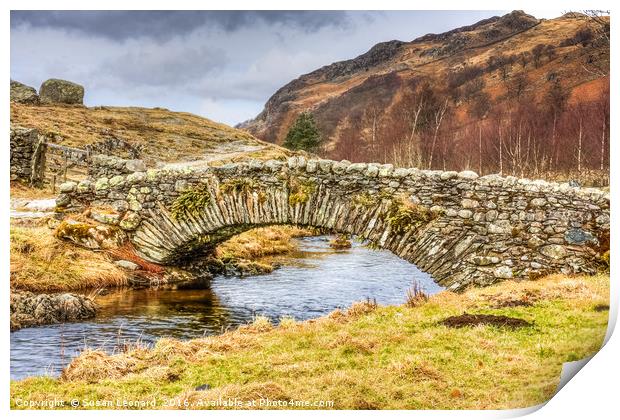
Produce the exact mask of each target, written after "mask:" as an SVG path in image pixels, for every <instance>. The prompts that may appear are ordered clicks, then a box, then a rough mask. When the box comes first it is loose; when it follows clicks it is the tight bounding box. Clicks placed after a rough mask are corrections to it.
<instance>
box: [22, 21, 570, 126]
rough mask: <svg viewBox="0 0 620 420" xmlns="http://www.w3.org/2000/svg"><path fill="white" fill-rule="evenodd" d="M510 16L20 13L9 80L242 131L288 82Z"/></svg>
mask: <svg viewBox="0 0 620 420" xmlns="http://www.w3.org/2000/svg"><path fill="white" fill-rule="evenodd" d="M527 12H528V13H530V14H533V15H534V16H536V17H538V18H542V17H545V18H552V17H556V16H559V15H560V14H561V13H562V11H527ZM505 13H507V11H458V12H456V11H406V12H396V11H390V12H362V11H359V12H339V11H329V12H284V11H282V12H277V11H275V12H274V11H266V12H243V11H241V12H196V11H183V12H171V11H162V12H144V11H133V12H132V11H118V12H110V11H108V12H96V11H88V12H65V11H62V12H55V11H12V12H11V78H12V79H14V80H18V81H20V82H22V83H26V84H28V85H30V86H34V87H36V88H37V89H38V87H39V86H40V85H41V82H43V81H44V80H46V79H48V78H60V79H67V80H71V81H75V82H77V83H80V84H82V85H84V87H85V89H86V94H85V97H84V102H85V104H86V105H88V106H95V105H135V106H144V107H155V106H159V107H165V108H168V109H171V110H174V111H188V112H192V113H195V114H198V115H202V116H205V117H208V118H211V119H213V120H216V121H221V122H224V123H227V124H231V125H234V124H236V123H238V122H241V121H244V120H246V119H248V118H252V117H254V116H256V115H257V114H258V113H259V112H260V111H261V110H262V108H263V105H264V103H265V101H266V100H267V99H268V98H269V97H270V96H271V95H272V94H273V93H274V92H275V91H276V90H277V89H278V88H279V87H281V86H283V85H284V84H286V83H287V82H289V81H290V80H292V79H294V78H296V77H298V76H300V75H301V74H304V73H308V72H310V71H312V70H314V69H316V68H319V67H321V66H323V65H326V64H330V63H332V62H334V61H340V60H345V59H349V58H353V57H355V56H357V55H359V54H362V53H364V52H366V51H367V50H368V49H370V48H371V47H372V46H373V45H374V44H376V43H378V42H382V41H388V40H392V39H399V40H402V41H411V40H413V39H414V38H416V37H418V36H421V35H424V34H427V33H431V32H433V33H439V32H444V31H447V30H450V29H453V28H455V27H458V26H463V25H469V24H472V23H474V22H477V21H478V20H480V19H484V18H487V17H490V16H494V15H502V14H505Z"/></svg>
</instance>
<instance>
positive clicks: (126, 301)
mask: <svg viewBox="0 0 620 420" xmlns="http://www.w3.org/2000/svg"><path fill="white" fill-rule="evenodd" d="M329 239H330V238H329V237H327V236H318V237H308V238H299V239H295V240H296V241H298V245H299V249H300V251H301V252H300V253H299V255H295V256H293V257H288V258H287V259H286V261H284V265H283V266H282V267H281V268H279V269H277V270H275V271H274V272H273V273H270V274H265V275H260V276H250V277H243V278H240V277H223V276H219V277H215V278H214V279H213V281H212V283H211V288H210V289H206V290H157V289H120V290H114V291H112V292H110V293H108V294H106V295H103V296H98V297H97V298H96V302H97V303H98V304H99V306H100V309H99V312H98V314H97V317H96V318H93V319H90V320H86V321H80V322H75V323H65V324H58V325H47V326H39V327H32V328H24V329H21V330H18V331H15V332H12V333H11V379H22V378H25V377H27V376H34V375H50V376H57V375H59V374H60V371H61V370H62V368H63V367H64V366H66V365H67V364H68V363H69V362H70V361H71V359H72V358H73V357H75V356H76V355H77V354H79V352H80V351H82V350H84V349H85V348H91V349H103V350H105V351H108V352H117V351H119V350H120V349H122V348H124V347H125V345H127V344H136V343H138V342H140V343H141V344H143V345H144V344H146V345H151V344H152V343H153V342H154V341H156V340H157V339H158V338H161V337H172V338H178V339H191V338H196V337H201V336H204V335H213V334H220V333H222V332H224V331H226V330H227V329H231V328H235V327H236V326H238V325H241V324H246V323H249V322H251V321H252V319H253V318H254V317H255V316H257V315H264V316H267V317H269V318H270V319H271V320H272V322H275V323H277V322H278V320H279V319H280V318H281V317H284V316H290V317H293V318H295V319H296V320H306V319H310V318H316V317H319V316H322V315H325V314H327V313H329V312H331V311H333V310H334V309H336V308H346V307H348V306H349V305H350V304H351V303H353V302H355V301H360V300H365V299H368V298H369V299H376V301H377V303H379V304H382V305H390V304H402V303H404V302H405V299H406V293H407V290H408V289H409V288H410V287H411V285H412V282H413V281H414V280H416V281H417V282H418V283H419V284H420V285H421V286H422V288H423V289H424V290H425V292H426V293H427V294H434V293H437V292H439V291H440V290H443V288H442V287H440V286H438V285H437V284H435V283H434V281H433V279H432V278H431V277H430V276H429V275H428V274H426V273H423V272H422V271H420V270H419V269H418V268H417V267H416V266H415V265H413V264H410V263H408V262H406V261H404V260H402V259H400V258H398V257H397V256H395V255H393V254H392V253H390V252H389V251H383V250H371V249H369V248H367V247H365V246H363V244H361V243H360V242H356V241H353V246H352V248H350V249H346V250H341V251H335V250H333V249H331V248H330V247H329V243H328V240H329Z"/></svg>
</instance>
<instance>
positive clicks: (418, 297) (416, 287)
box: [405, 280, 428, 308]
mask: <svg viewBox="0 0 620 420" xmlns="http://www.w3.org/2000/svg"><path fill="white" fill-rule="evenodd" d="M427 300H428V295H427V294H426V293H425V292H424V289H423V288H422V286H421V285H420V282H418V281H417V280H414V281H413V284H412V285H411V287H410V288H409V290H407V300H406V302H405V305H407V306H408V307H410V308H415V307H416V306H419V305H421V304H423V303H424V302H426V301H427Z"/></svg>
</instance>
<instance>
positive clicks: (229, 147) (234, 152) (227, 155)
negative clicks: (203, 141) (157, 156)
mask: <svg viewBox="0 0 620 420" xmlns="http://www.w3.org/2000/svg"><path fill="white" fill-rule="evenodd" d="M266 147H267V146H265V145H262V144H256V145H252V144H247V143H246V142H243V141H232V142H228V143H224V144H219V145H216V146H214V147H213V149H211V150H209V151H208V152H207V153H206V154H205V156H204V157H203V158H202V159H197V160H191V161H183V162H173V163H163V162H162V163H160V164H159V165H158V167H160V168H163V169H181V168H187V167H201V166H208V165H209V163H210V162H215V161H220V160H229V159H234V158H236V157H239V156H241V155H243V154H246V153H251V152H256V151H259V150H263V149H265V148H266Z"/></svg>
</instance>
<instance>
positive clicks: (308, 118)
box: [284, 112, 322, 152]
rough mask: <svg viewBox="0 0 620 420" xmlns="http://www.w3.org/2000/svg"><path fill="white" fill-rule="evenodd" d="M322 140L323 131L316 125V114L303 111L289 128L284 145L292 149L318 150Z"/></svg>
mask: <svg viewBox="0 0 620 420" xmlns="http://www.w3.org/2000/svg"><path fill="white" fill-rule="evenodd" d="M321 142H322V137H321V133H320V132H319V128H318V127H317V125H316V121H315V120H314V116H313V115H312V114H311V113H309V112H302V113H301V114H299V116H298V117H297V120H295V123H294V124H293V126H292V127H291V128H290V129H289V131H288V134H287V135H286V139H285V140H284V147H286V148H288V149H291V150H305V151H307V152H316V151H317V150H318V149H319V146H320V145H321Z"/></svg>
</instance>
